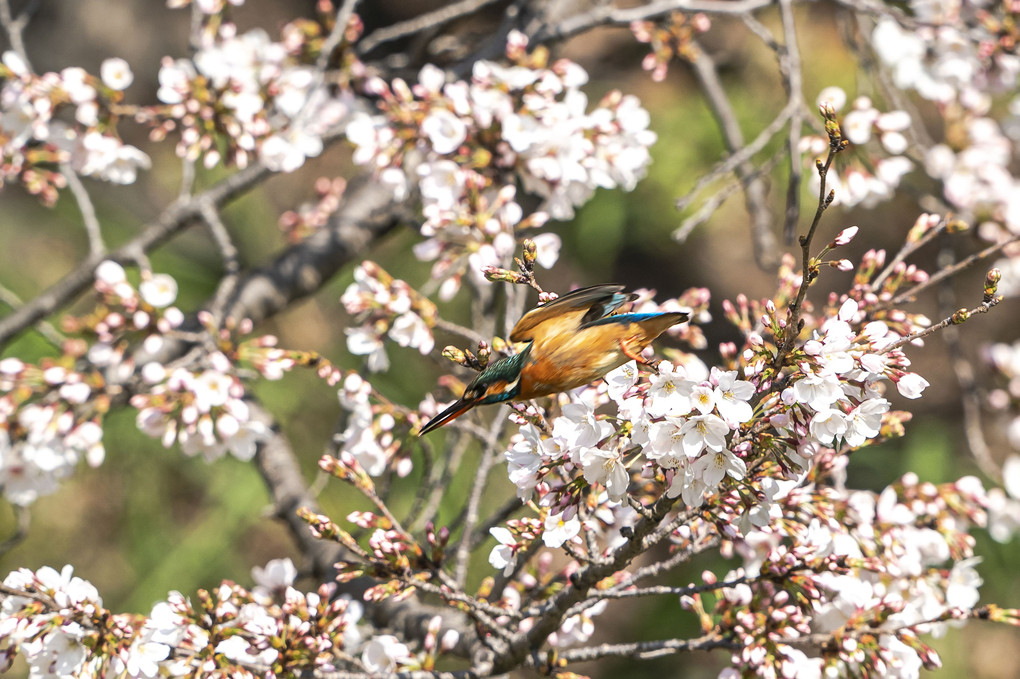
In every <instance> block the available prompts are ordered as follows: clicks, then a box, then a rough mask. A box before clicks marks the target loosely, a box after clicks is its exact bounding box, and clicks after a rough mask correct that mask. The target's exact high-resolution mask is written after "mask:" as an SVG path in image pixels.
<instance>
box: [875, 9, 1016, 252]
mask: <svg viewBox="0 0 1020 679" xmlns="http://www.w3.org/2000/svg"><path fill="white" fill-rule="evenodd" d="M909 5H910V8H911V10H913V12H914V14H915V15H916V16H917V17H918V18H919V19H920V20H922V21H923V22H925V24H923V25H919V26H915V27H912V28H910V29H905V28H904V27H902V26H901V25H900V24H899V23H898V22H896V21H895V20H893V19H891V18H888V17H886V18H883V19H880V20H879V21H878V23H877V24H876V26H875V29H874V31H873V33H872V36H871V41H872V45H873V47H874V49H875V52H876V54H877V55H878V57H879V59H880V60H881V61H882V63H883V64H885V66H886V67H887V68H889V70H890V72H891V75H892V79H893V83H894V84H895V85H896V86H897V87H899V88H901V89H914V90H916V91H917V92H918V94H920V95H921V96H922V97H924V98H926V99H929V100H932V101H935V102H938V104H939V112H940V113H941V114H942V116H943V117H944V118H945V121H944V127H945V128H946V129H947V131H949V133H947V135H946V137H947V139H946V143H939V144H934V145H931V146H930V147H929V148H927V149H926V150H925V154H924V158H925V169H926V171H927V172H928V174H929V175H931V176H932V177H933V178H935V179H938V180H940V181H941V182H942V184H943V192H944V195H945V198H946V200H947V201H949V203H950V204H951V205H952V206H953V207H954V208H955V209H957V210H958V211H959V212H960V213H961V214H962V215H964V216H965V217H968V218H974V219H978V220H985V221H986V226H985V228H984V229H983V230H982V235H983V236H985V237H987V238H989V239H996V238H1000V237H1003V236H1004V235H1005V234H1002V233H1001V232H1000V229H1002V228H1004V229H1005V230H1006V231H1007V232H1008V233H1012V234H1016V233H1018V232H1020V198H1018V197H1017V196H1018V195H1020V182H1018V180H1017V179H1016V178H1015V177H1013V175H1012V173H1011V171H1010V169H1011V166H1012V165H1013V153H1012V144H1011V142H1010V140H1009V139H1008V136H1007V135H1010V134H1011V135H1012V137H1013V139H1014V140H1015V139H1017V138H1018V137H1017V132H1016V130H1017V129H1020V128H1017V127H1016V126H1015V125H1014V126H1013V129H1012V132H1010V130H1009V128H1003V127H1002V126H1001V125H1000V123H999V122H998V121H997V120H996V119H995V118H993V117H991V116H990V115H989V113H990V111H991V109H992V106H993V104H994V103H995V102H994V99H993V97H994V96H1002V97H1012V102H1011V104H1010V106H1011V108H1012V109H1013V110H1020V89H1018V86H1017V82H1018V80H1017V78H1018V76H1020V55H1018V54H1017V51H1016V45H1017V38H1018V37H1020V33H1018V32H1017V29H1016V21H1015V11H1014V10H1011V9H1010V8H1009V3H978V2H973V3H972V2H926V1H922V0H915V1H912V2H910V3H909Z"/></svg>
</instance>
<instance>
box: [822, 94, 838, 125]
mask: <svg viewBox="0 0 1020 679" xmlns="http://www.w3.org/2000/svg"><path fill="white" fill-rule="evenodd" d="M818 112H819V113H821V114H822V117H823V118H825V120H826V121H835V120H836V107H834V106H833V105H832V102H831V101H829V100H828V99H826V100H825V101H822V102H819V104H818ZM826 129H828V127H826Z"/></svg>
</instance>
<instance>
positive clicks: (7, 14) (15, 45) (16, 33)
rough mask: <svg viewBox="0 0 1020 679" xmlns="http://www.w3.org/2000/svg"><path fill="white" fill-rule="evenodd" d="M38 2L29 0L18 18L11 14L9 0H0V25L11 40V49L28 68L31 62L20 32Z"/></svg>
mask: <svg viewBox="0 0 1020 679" xmlns="http://www.w3.org/2000/svg"><path fill="white" fill-rule="evenodd" d="M38 4H39V3H38V2H37V1H36V0H33V1H32V2H29V3H28V4H27V5H26V6H25V7H24V8H23V9H22V10H21V14H19V15H18V18H16V19H15V18H14V15H12V14H11V4H10V0H0V26H3V28H4V31H5V32H6V33H7V39H8V40H10V41H11V49H13V50H14V52H15V53H16V54H17V55H18V56H19V57H21V60H22V61H24V62H25V65H26V66H27V67H28V69H29V70H32V62H31V61H29V59H28V50H26V49H25V40H24V38H23V37H22V33H23V32H24V31H25V27H26V26H27V25H28V22H29V19H31V18H32V14H33V13H34V12H35V9H36V6H37V5H38Z"/></svg>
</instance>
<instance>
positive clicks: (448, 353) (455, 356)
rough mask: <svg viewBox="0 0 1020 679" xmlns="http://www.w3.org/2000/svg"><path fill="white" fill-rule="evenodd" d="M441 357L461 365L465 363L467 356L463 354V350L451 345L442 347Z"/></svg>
mask: <svg viewBox="0 0 1020 679" xmlns="http://www.w3.org/2000/svg"><path fill="white" fill-rule="evenodd" d="M443 358H446V359H449V360H451V361H453V362H454V363H460V364H461V365H465V364H466V363H467V356H465V355H464V352H463V351H461V350H460V349H458V348H457V347H455V346H453V345H450V346H448V347H446V348H444V349H443Z"/></svg>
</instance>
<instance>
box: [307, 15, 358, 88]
mask: <svg viewBox="0 0 1020 679" xmlns="http://www.w3.org/2000/svg"><path fill="white" fill-rule="evenodd" d="M357 4H358V0H344V4H343V6H342V7H340V10H339V11H338V12H337V13H336V19H335V23H334V24H333V30H332V31H330V33H329V37H327V38H326V40H325V42H323V43H322V51H320V52H319V58H318V59H316V60H315V68H316V70H317V71H318V72H319V73H320V74H322V73H325V72H326V69H327V68H329V60H330V57H331V56H332V55H333V51H334V50H335V49H336V48H337V47H338V46H339V45H340V41H341V40H343V39H344V33H346V32H347V24H348V23H349V22H350V20H351V15H352V14H354V9H355V7H356V6H357Z"/></svg>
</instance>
